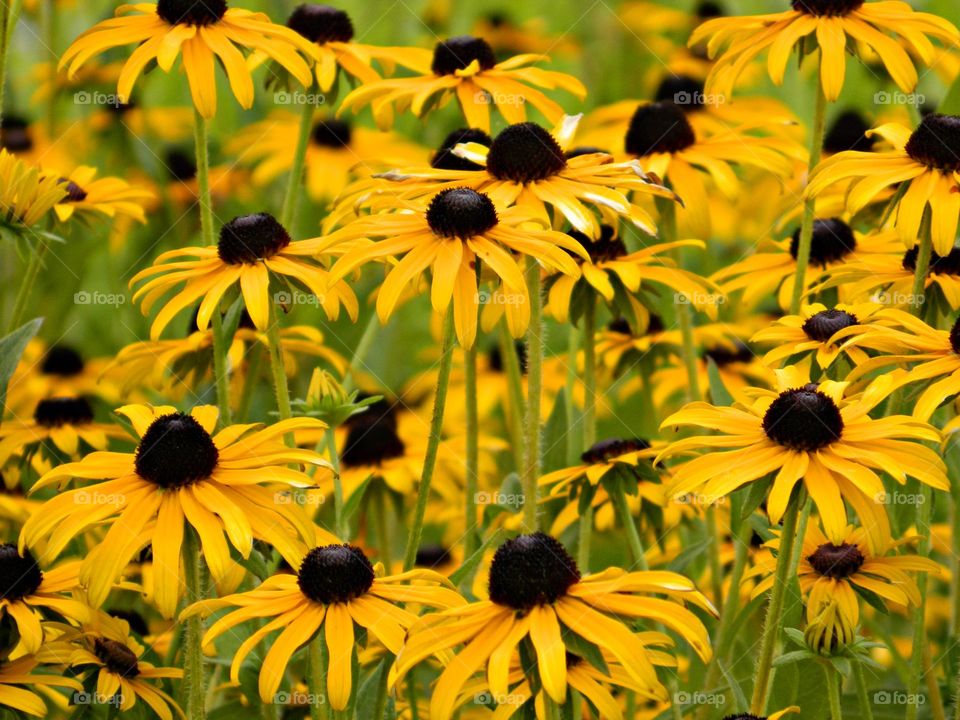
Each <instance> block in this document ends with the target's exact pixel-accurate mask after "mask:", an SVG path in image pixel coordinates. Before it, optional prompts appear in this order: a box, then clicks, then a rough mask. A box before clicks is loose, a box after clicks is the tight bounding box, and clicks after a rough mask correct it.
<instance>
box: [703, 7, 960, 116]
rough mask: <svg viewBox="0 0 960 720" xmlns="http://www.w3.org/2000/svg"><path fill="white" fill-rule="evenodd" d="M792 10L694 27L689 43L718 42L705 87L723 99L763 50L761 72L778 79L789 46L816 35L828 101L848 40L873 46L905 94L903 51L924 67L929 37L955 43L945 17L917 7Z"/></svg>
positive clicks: (912, 76)
mask: <svg viewBox="0 0 960 720" xmlns="http://www.w3.org/2000/svg"><path fill="white" fill-rule="evenodd" d="M791 5H792V9H790V10H788V11H786V12H781V13H773V14H769V15H752V16H746V17H729V18H725V17H721V18H715V19H713V20H709V21H707V22H705V23H704V24H703V25H701V26H700V27H698V28H697V29H696V30H694V32H693V34H692V35H691V36H690V42H689V45H691V46H694V45H698V44H700V43H702V42H704V41H707V40H708V41H709V44H708V45H707V48H708V53H709V55H710V57H711V58H712V57H714V56H716V54H717V51H718V50H720V49H721V48H723V47H726V49H725V50H724V51H723V52H722V53H721V54H720V57H719V58H717V61H716V63H715V64H714V66H713V68H712V69H711V70H710V75H709V76H708V77H707V92H710V93H719V94H721V95H727V96H729V95H730V94H731V93H732V92H733V86H734V85H735V84H736V82H737V79H738V78H739V77H740V74H741V73H742V72H743V70H744V69H745V68H746V67H747V66H748V65H749V64H750V62H751V61H752V60H753V59H754V58H755V57H757V56H758V55H759V54H760V53H762V52H763V51H764V50H768V51H769V52H768V53H767V71H768V72H769V74H770V79H771V80H773V82H774V83H775V84H777V85H780V84H782V83H783V76H784V73H785V71H786V69H787V63H788V62H789V60H790V55H791V52H792V51H793V48H794V47H795V46H796V45H797V44H798V43H802V42H805V41H806V38H807V36H809V35H811V34H814V35H815V40H816V44H817V47H819V48H820V55H821V60H820V82H821V84H822V86H823V92H824V95H825V96H826V98H827V100H829V101H831V102H832V101H834V100H836V99H837V98H838V97H839V96H840V91H841V90H842V89H843V82H844V79H845V76H846V65H847V59H846V56H847V47H848V44H849V43H850V42H851V41H852V42H853V43H854V47H856V45H855V43H862V44H863V45H866V46H867V47H868V48H870V49H871V50H873V51H874V52H875V53H876V55H877V56H878V57H879V58H880V59H881V60H882V61H883V64H884V65H885V66H886V68H887V71H888V72H889V73H890V77H891V78H893V81H894V82H895V83H897V85H899V86H900V88H901V89H902V90H903V91H904V92H910V91H912V90H913V88H914V87H915V86H916V84H917V71H916V68H914V66H913V61H912V60H911V59H910V55H909V54H908V51H910V52H912V53H913V54H915V55H916V56H917V57H918V58H919V59H920V60H921V61H922V62H923V63H924V64H925V65H930V64H931V63H932V62H933V60H934V58H935V52H934V47H933V45H932V43H931V42H930V40H929V39H928V37H927V36H930V37H933V38H936V39H937V40H940V41H941V42H942V43H943V44H944V45H947V46H953V45H955V44H956V43H957V41H958V40H960V32H958V31H957V29H956V28H955V27H954V26H953V25H952V24H951V23H950V22H948V21H947V20H944V19H943V18H941V17H937V16H936V15H931V14H930V13H921V12H915V11H914V10H913V8H911V7H910V6H909V5H908V4H907V3H905V2H889V1H884V2H864V0H792V2H791Z"/></svg>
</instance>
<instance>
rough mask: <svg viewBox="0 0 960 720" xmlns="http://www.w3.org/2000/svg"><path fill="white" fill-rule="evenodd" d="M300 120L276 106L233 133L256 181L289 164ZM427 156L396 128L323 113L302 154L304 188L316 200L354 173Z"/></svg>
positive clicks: (330, 196)
mask: <svg viewBox="0 0 960 720" xmlns="http://www.w3.org/2000/svg"><path fill="white" fill-rule="evenodd" d="M299 123H300V120H299V119H298V118H297V116H296V115H294V114H293V113H290V112H286V111H282V110H281V111H277V112H275V113H273V114H271V115H270V116H269V117H268V118H266V119H265V120H261V121H260V122H255V123H251V124H250V125H247V126H246V127H244V128H243V129H242V130H240V131H239V132H237V133H236V135H235V137H234V139H233V140H232V141H231V144H230V148H231V149H232V151H233V152H236V153H237V154H238V156H239V157H240V161H241V162H242V163H244V164H249V165H254V166H255V167H254V170H253V174H252V176H251V178H252V180H253V182H254V183H256V184H257V185H268V184H269V183H271V182H273V181H274V180H275V179H276V178H277V177H279V176H280V175H282V174H283V173H286V172H288V171H289V170H290V168H291V167H292V166H293V159H294V154H295V148H294V146H293V145H291V144H290V138H291V137H296V135H297V132H298V125H299ZM424 160H426V151H425V150H423V149H422V148H420V147H418V146H417V145H414V144H413V143H411V142H410V141H409V140H404V139H403V138H402V137H401V136H399V135H397V134H396V133H385V132H378V131H376V130H370V129H368V128H365V127H358V126H355V125H353V124H351V123H347V122H345V121H343V120H336V119H334V118H329V117H327V118H322V119H319V120H317V121H316V122H315V123H314V125H313V131H312V132H311V133H310V141H309V143H308V144H307V155H306V188H307V192H308V193H309V194H310V197H311V198H312V199H313V200H315V201H317V202H320V201H328V202H329V201H331V200H334V199H336V198H337V197H338V196H339V195H340V193H341V192H343V189H344V188H345V187H347V184H348V183H349V182H350V180H351V179H352V178H353V177H355V176H367V175H369V174H370V173H371V172H373V171H374V169H375V168H377V169H380V170H384V169H387V168H391V167H398V166H405V165H408V164H411V163H417V162H423V161H424Z"/></svg>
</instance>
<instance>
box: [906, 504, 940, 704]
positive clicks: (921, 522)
mask: <svg viewBox="0 0 960 720" xmlns="http://www.w3.org/2000/svg"><path fill="white" fill-rule="evenodd" d="M917 502H918V505H917V534H918V535H919V536H920V542H919V543H918V544H917V556H918V557H930V548H931V538H930V516H931V509H932V508H931V506H932V505H933V491H932V490H931V489H930V487H929V486H927V485H921V486H920V493H919V495H918V497H917ZM917 588H918V589H919V590H920V602H919V603H918V604H917V606H916V607H915V608H914V609H913V613H912V617H911V622H912V624H913V645H912V647H913V653H912V654H911V655H910V675H909V682H908V683H907V696H908V697H917V694H918V693H919V691H920V680H921V678H922V676H923V650H922V648H923V646H924V645H925V644H926V642H927V637H926V634H927V629H926V624H925V622H924V621H925V619H926V610H927V573H924V572H921V573H917ZM917 710H918V703H915V702H911V703H908V704H907V712H906V715H905V717H906V720H916V717H917Z"/></svg>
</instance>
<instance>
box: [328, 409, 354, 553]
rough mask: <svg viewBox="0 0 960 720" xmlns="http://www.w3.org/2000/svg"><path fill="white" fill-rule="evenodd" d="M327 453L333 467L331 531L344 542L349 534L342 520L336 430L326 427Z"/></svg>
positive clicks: (341, 492)
mask: <svg viewBox="0 0 960 720" xmlns="http://www.w3.org/2000/svg"><path fill="white" fill-rule="evenodd" d="M325 434H326V438H327V451H328V454H329V456H330V464H331V465H332V466H333V531H334V533H336V535H337V537H338V538H340V539H341V540H344V541H346V540H347V536H348V535H349V534H350V530H349V528H347V527H346V525H345V523H344V518H343V480H341V479H340V456H339V454H338V453H337V429H336V428H335V427H332V426H331V427H328V428H327V430H326V433H325Z"/></svg>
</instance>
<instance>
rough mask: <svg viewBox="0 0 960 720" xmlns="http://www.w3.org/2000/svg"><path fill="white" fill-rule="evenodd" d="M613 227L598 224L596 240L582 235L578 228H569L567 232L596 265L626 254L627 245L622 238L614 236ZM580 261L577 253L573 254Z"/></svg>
mask: <svg viewBox="0 0 960 720" xmlns="http://www.w3.org/2000/svg"><path fill="white" fill-rule="evenodd" d="M613 233H614V229H613V228H612V227H610V226H609V225H601V226H600V237H599V238H597V239H596V240H594V239H592V238H590V237H588V236H586V235H584V234H583V233H582V232H580V231H579V230H571V231H570V232H568V233H567V234H568V235H569V236H570V237H572V238H573V239H574V240H576V241H577V242H578V243H580V244H581V245H582V246H583V248H584V249H585V250H586V251H587V254H588V255H590V262H592V263H593V264H594V265H597V264H599V263H602V262H610V261H611V260H616V259H617V258H622V257H623V256H624V255H626V254H627V246H626V245H624V243H623V240H621V239H620V238H618V237H614V234H613ZM575 257H577V259H578V260H580V261H581V262H582V260H583V259H582V258H580V256H579V255H577V256H575Z"/></svg>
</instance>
